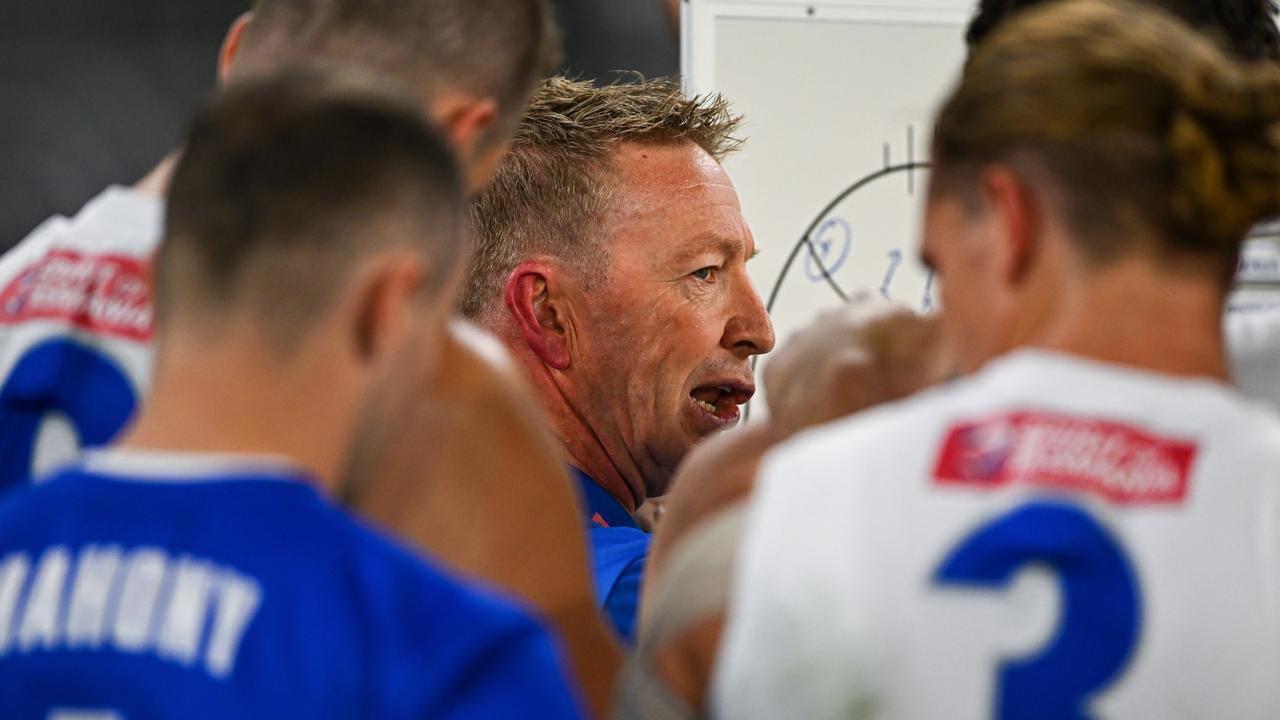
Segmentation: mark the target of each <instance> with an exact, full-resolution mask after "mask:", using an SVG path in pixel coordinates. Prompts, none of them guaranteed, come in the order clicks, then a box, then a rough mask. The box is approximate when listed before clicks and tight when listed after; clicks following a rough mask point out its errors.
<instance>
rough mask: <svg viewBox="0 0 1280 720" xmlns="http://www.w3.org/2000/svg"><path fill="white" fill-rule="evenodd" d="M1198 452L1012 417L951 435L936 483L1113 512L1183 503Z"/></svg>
mask: <svg viewBox="0 0 1280 720" xmlns="http://www.w3.org/2000/svg"><path fill="white" fill-rule="evenodd" d="M1195 456H1196V444H1195V443H1194V442H1189V441H1186V440H1179V439H1173V438H1166V437H1159V436H1157V435H1153V434H1151V433H1149V432H1146V431H1144V430H1141V429H1138V428H1135V427H1133V426H1130V425H1124V424H1121V423H1116V422H1108V421H1103V420H1096V419H1086V418H1078V417H1071V416H1066V415H1053V414H1046V413H1014V414H1010V415H1005V416H1001V417H997V418H992V419H988V420H984V421H981V422H974V423H965V424H961V425H957V426H955V427H953V428H952V429H951V430H950V431H949V432H948V433H947V435H946V439H945V440H944V442H943V445H942V453H941V455H940V456H939V458H938V464H937V468H936V471H935V473H934V478H935V480H936V481H937V483H938V484H940V485H955V486H965V487H969V488H987V489H995V488H1002V487H1006V486H1010V485H1031V486H1038V487H1049V488H1060V489H1066V490H1075V491H1081V492H1088V493H1091V494H1094V495H1097V496H1099V497H1102V498H1104V499H1106V500H1108V501H1110V502H1113V503H1117V504H1136V503H1177V502H1181V501H1182V500H1183V498H1185V497H1186V494H1187V487H1188V481H1189V478H1190V473H1191V466H1192V463H1193V462H1194V460H1195Z"/></svg>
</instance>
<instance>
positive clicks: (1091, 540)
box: [934, 502, 1141, 720]
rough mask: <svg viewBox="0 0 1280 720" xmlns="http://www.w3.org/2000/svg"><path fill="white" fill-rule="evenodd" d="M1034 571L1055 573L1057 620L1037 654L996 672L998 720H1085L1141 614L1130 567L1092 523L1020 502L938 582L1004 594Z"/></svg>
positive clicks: (966, 547) (962, 550)
mask: <svg viewBox="0 0 1280 720" xmlns="http://www.w3.org/2000/svg"><path fill="white" fill-rule="evenodd" d="M1030 564H1039V565H1044V566H1047V567H1048V568H1049V569H1050V570H1052V571H1053V572H1054V573H1056V574H1057V576H1058V579H1059V582H1061V584H1062V604H1063V609H1062V619H1061V621H1060V622H1059V624H1058V628H1057V630H1056V631H1055V634H1054V636H1053V638H1052V639H1051V640H1050V641H1049V643H1048V645H1047V646H1046V647H1045V648H1044V650H1043V651H1041V652H1040V654H1038V655H1036V656H1034V657H1029V658H1021V659H1016V660H1007V661H1005V662H1004V663H1003V664H1002V665H1001V666H1000V673H999V675H1000V676H999V686H998V689H997V694H996V708H997V717H999V718H1001V719H1002V720H1022V719H1023V718H1040V719H1041V720H1057V719H1062V720H1065V719H1067V718H1071V719H1081V718H1088V717H1089V716H1088V714H1087V713H1086V712H1085V708H1086V706H1087V704H1088V702H1089V701H1090V699H1091V698H1092V697H1093V695H1094V694H1096V693H1097V692H1098V691H1100V690H1102V689H1104V688H1106V687H1107V685H1108V684H1110V683H1111V681H1113V680H1114V679H1115V678H1116V677H1117V676H1118V675H1119V674H1120V673H1121V671H1122V670H1123V669H1124V667H1125V665H1126V663H1127V662H1128V660H1129V656H1130V655H1131V654H1132V653H1133V649H1134V646H1135V645H1136V644H1137V639H1138V624H1139V614H1140V612H1141V598H1140V596H1139V592H1138V586H1137V582H1136V580H1135V579H1134V573H1133V570H1132V567H1131V566H1130V563H1129V561H1128V559H1127V558H1126V557H1125V555H1124V552H1123V550H1122V549H1121V548H1120V546H1119V545H1118V544H1117V542H1116V540H1115V539H1114V538H1113V537H1112V536H1111V534H1110V533H1108V532H1107V530H1106V529H1105V528H1103V527H1102V526H1101V525H1099V524H1098V522H1097V521H1096V520H1094V519H1093V518H1092V517H1091V516H1090V515H1089V514H1088V513H1086V512H1084V511H1083V510H1081V509H1080V508H1078V507H1075V506H1073V505H1067V504H1063V503H1051V502H1037V503H1031V504H1028V505H1024V506H1022V507H1020V508H1018V509H1017V510H1014V511H1013V512H1011V513H1009V514H1008V515H1005V516H1003V517H1001V518H999V519H997V520H995V521H994V522H992V523H990V524H988V525H986V526H984V527H982V528H980V529H979V530H978V531H977V532H975V533H974V534H973V535H971V536H969V538H968V539H966V540H965V541H964V542H962V543H961V544H960V546H959V547H958V548H956V549H955V550H954V551H953V552H952V553H951V555H950V556H949V557H948V558H947V559H946V561H945V562H944V563H943V564H942V566H941V567H940V568H939V569H938V572H937V574H936V575H935V577H934V582H936V583H938V584H940V585H947V586H963V587H978V588H987V589H991V590H1000V589H1003V588H1005V587H1006V586H1007V585H1008V584H1009V582H1010V581H1011V580H1012V579H1013V577H1014V576H1015V575H1016V574H1017V572H1018V571H1019V570H1020V569H1022V568H1024V567H1026V566H1027V565H1030Z"/></svg>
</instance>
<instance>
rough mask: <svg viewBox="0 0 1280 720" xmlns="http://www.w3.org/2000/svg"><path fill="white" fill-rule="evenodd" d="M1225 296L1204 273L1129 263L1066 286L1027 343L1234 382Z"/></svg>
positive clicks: (1138, 261) (1197, 269)
mask: <svg viewBox="0 0 1280 720" xmlns="http://www.w3.org/2000/svg"><path fill="white" fill-rule="evenodd" d="M1222 312H1223V298H1222V290H1221V288H1220V287H1219V286H1218V284H1217V283H1216V282H1215V281H1214V280H1213V278H1212V277H1210V276H1209V275H1208V274H1207V273H1205V272H1204V269H1203V267H1202V266H1201V267H1195V266H1191V265H1188V266H1184V267H1177V266H1171V265H1156V264H1154V263H1151V262H1148V261H1144V260H1142V259H1140V258H1133V259H1129V260H1122V261H1120V262H1117V263H1116V264H1115V265H1113V266H1111V267H1108V268H1106V269H1104V270H1101V271H1098V272H1092V273H1089V274H1087V275H1083V276H1081V277H1079V278H1078V281H1077V282H1073V283H1070V284H1069V285H1067V286H1066V287H1065V288H1064V290H1063V292H1062V297H1061V299H1060V302H1059V312H1058V313H1057V314H1056V317H1055V318H1054V320H1053V321H1052V322H1051V323H1049V324H1048V325H1047V326H1046V327H1045V330H1044V331H1043V332H1041V333H1039V334H1038V337H1036V338H1035V339H1033V340H1032V341H1031V342H1028V343H1025V344H1030V345H1038V346H1041V347H1048V348H1051V349H1055V350H1061V351H1063V352H1068V353H1073V354H1077V355H1081V356H1085V357H1089V358H1093V359H1096V360H1101V361H1104V362H1110V363H1115V364H1120V365H1127V366H1131V367H1136V368H1142V369H1146V370H1151V371H1154V372H1159V373H1165V374H1169V375H1178V376H1190V377H1211V378H1216V379H1219V380H1223V381H1228V380H1229V374H1228V370H1227V353H1226V346H1225V342H1224V340H1223V337H1222Z"/></svg>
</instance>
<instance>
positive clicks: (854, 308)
mask: <svg viewBox="0 0 1280 720" xmlns="http://www.w3.org/2000/svg"><path fill="white" fill-rule="evenodd" d="M950 374H951V362H950V353H949V352H948V348H947V346H946V343H945V342H944V340H943V336H942V332H941V323H940V318H939V316H938V315H930V316H923V315H917V314H915V313H913V312H911V311H910V310H907V309H905V308H902V307H900V306H896V305H893V304H891V303H888V302H886V301H883V300H880V299H878V298H873V297H872V296H870V295H865V294H864V295H859V296H857V297H855V298H853V300H852V301H851V302H850V303H849V305H848V306H846V307H842V308H839V309H836V310H830V311H828V312H825V313H823V314H821V315H820V316H818V318H817V320H816V321H815V322H814V323H813V324H811V325H809V326H808V327H807V328H805V329H804V330H802V331H800V332H799V333H798V334H796V335H795V336H793V337H792V338H790V339H789V340H788V341H787V342H786V343H785V344H784V345H783V346H782V347H781V349H779V350H777V351H775V353H774V356H773V357H772V358H771V360H770V361H769V363H768V364H767V365H766V366H765V368H764V382H765V387H766V388H767V392H768V396H767V399H768V403H769V413H770V425H771V426H772V428H773V431H774V436H775V439H778V440H781V439H783V438H786V437H789V436H791V435H793V434H795V433H797V432H799V431H801V430H803V429H805V428H808V427H812V426H814V425H820V424H822V423H826V422H830V421H832V420H836V419H838V418H841V417H844V416H846V415H852V414H853V413H856V412H858V411H861V410H865V409H867V408H870V407H873V406H875V405H879V404H881V403H886V402H892V401H894V400H899V399H901V398H904V397H906V396H908V395H911V394H913V393H915V392H918V391H920V390H922V389H924V388H927V387H929V386H931V385H934V384H937V383H938V382H941V381H942V380H944V379H946V378H947V377H948V376H949V375H950Z"/></svg>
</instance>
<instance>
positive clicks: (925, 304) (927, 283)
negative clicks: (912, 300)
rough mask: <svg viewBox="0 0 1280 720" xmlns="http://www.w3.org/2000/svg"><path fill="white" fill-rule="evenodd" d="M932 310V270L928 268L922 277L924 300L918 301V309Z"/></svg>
mask: <svg viewBox="0 0 1280 720" xmlns="http://www.w3.org/2000/svg"><path fill="white" fill-rule="evenodd" d="M932 310H933V271H932V270H930V271H929V274H928V275H926V276H925V279H924V300H922V301H921V302H920V311H921V312H930V311H932Z"/></svg>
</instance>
